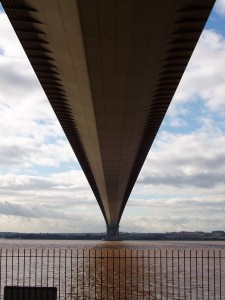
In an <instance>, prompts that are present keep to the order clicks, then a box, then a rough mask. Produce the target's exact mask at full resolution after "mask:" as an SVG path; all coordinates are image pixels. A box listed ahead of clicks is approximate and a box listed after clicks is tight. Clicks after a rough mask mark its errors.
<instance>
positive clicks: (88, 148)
mask: <svg viewBox="0 0 225 300" xmlns="http://www.w3.org/2000/svg"><path fill="white" fill-rule="evenodd" d="M1 2H2V5H3V7H4V9H5V11H6V13H7V15H8V17H9V19H10V21H11V23H12V26H13V28H14V30H15V32H16V34H17V36H18V38H19V40H20V42H21V44H22V46H23V48H24V50H25V52H26V54H27V57H28V59H29V60H30V63H31V65H32V67H33V69H34V71H35V73H36V75H37V77H38V79H39V81H40V83H41V85H42V87H43V89H44V91H45V93H46V95H47V97H48V99H49V101H50V103H51V105H52V108H53V110H54V112H55V114H56V116H57V118H58V120H59V122H60V124H61V126H62V128H63V130H64V132H65V134H66V136H67V138H68V140H69V142H70V145H71V147H72V148H73V150H74V153H75V154H76V156H77V158H78V160H79V162H80V165H81V167H82V169H83V171H84V173H85V175H86V177H87V179H88V182H89V184H90V186H91V188H92V190H93V192H94V195H95V197H96V199H97V201H98V204H99V206H100V208H101V211H102V213H103V216H104V218H105V221H106V225H107V239H118V238H119V232H118V226H119V222H120V219H121V216H122V214H123V211H124V208H125V206H126V203H127V201H128V198H129V196H130V193H131V191H132V188H133V186H134V184H135V182H136V179H137V177H138V174H139V172H140V170H141V168H142V165H143V163H144V161H145V159H146V156H147V154H148V152H149V149H150V148H151V145H152V143H153V141H154V138H155V136H156V134H157V131H158V129H159V127H160V125H161V122H162V120H163V118H164V115H165V113H166V111H167V109H168V106H169V104H170V102H171V99H172V97H173V95H174V93H175V91H176V88H177V86H178V84H179V81H180V79H181V77H182V75H183V73H184V71H185V68H186V66H187V64H188V61H189V59H190V57H191V55H192V52H193V50H194V48H195V46H196V43H197V41H198V39H199V36H200V34H201V32H202V30H203V28H204V25H205V22H206V20H207V18H208V16H209V13H210V11H211V9H212V6H213V4H214V2H215V1H214V0H169V1H168V0H157V1H152V0H58V1H56V0H48V1H46V0H2V1H1ZM28 92H29V91H28Z"/></svg>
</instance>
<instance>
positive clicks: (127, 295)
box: [0, 249, 225, 300]
mask: <svg viewBox="0 0 225 300" xmlns="http://www.w3.org/2000/svg"><path fill="white" fill-rule="evenodd" d="M224 263H225V251H222V250H221V251H215V250H201V251H199V250H196V251H193V250H176V251H175V250H164V251H161V250H60V249H47V250H46V249H31V250H30V249H24V250H21V249H20V250H15V249H0V299H4V297H3V290H4V287H5V286H26V287H50V286H51V287H56V288H57V299H59V300H64V299H66V300H70V299H71V300H72V299H104V300H105V299H155V300H158V299H172V300H182V299H193V300H194V299H204V300H209V299H213V300H216V299H225V284H224V283H225V264H224Z"/></svg>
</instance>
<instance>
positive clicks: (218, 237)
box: [0, 230, 225, 241]
mask: <svg viewBox="0 0 225 300" xmlns="http://www.w3.org/2000/svg"><path fill="white" fill-rule="evenodd" d="M120 236H121V238H122V239H123V240H124V241H225V232H224V231H222V230H219V231H212V232H211V233H208V232H201V231H195V232H187V231H181V232H166V233H134V232H121V233H120ZM104 237H105V233H104V232H102V233H20V232H0V239H9V240H10V239H11V240H12V239H21V240H102V239H103V238H104Z"/></svg>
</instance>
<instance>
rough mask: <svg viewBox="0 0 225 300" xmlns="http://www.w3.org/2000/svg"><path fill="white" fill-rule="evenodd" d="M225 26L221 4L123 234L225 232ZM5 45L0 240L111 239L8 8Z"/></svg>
mask: <svg viewBox="0 0 225 300" xmlns="http://www.w3.org/2000/svg"><path fill="white" fill-rule="evenodd" d="M224 23H225V0H220V1H217V3H216V6H215V9H214V10H213V12H212V14H211V16H210V18H209V21H208V23H207V25H206V28H205V30H204V32H203V34H202V36H201V38H200V40H199V43H198V45H197V47H196V49H195V51H194V53H193V56H192V58H191V61H190V63H189V65H188V67H187V69H186V72H185V74H184V76H183V78H182V80H181V82H180V85H179V87H178V89H177V92H176V94H175V96H174V99H173V101H172V104H171V106H170V108H169V110H168V113H167V115H166V117H165V120H164V122H163V124H162V126H161V128H160V131H159V133H158V135H157V138H156V140H155V142H154V144H153V147H152V149H151V151H150V152H149V155H148V157H147V160H146V162H145V164H144V166H143V169H142V171H141V173H140V175H139V178H138V181H137V184H136V185H135V187H134V190H133V192H132V194H131V197H130V199H129V201H128V204H127V207H126V209H125V212H124V215H123V217H122V220H121V224H120V227H121V230H122V231H144V232H149V231H150V232H159V231H180V230H187V231H189V230H191V231H194V230H204V231H212V230H219V229H220V230H225V217H224V216H225V181H224V178H225V151H224V150H225V121H224V120H225V72H224V66H225V26H224ZM0 36H1V39H0V70H1V72H0V217H1V223H0V231H21V232H80V231H84V232H88V231H96V232H100V231H104V230H105V223H104V220H103V217H102V215H101V212H100V209H99V207H98V205H97V202H96V200H95V199H94V196H93V193H92V191H91V189H90V187H89V185H88V183H87V180H86V178H85V176H84V174H83V172H82V171H81V169H80V167H79V164H78V162H77V159H76V157H75V156H74V154H73V152H72V149H71V147H70V145H69V144H68V142H67V140H66V138H65V135H64V133H63V131H62V129H61V127H60V125H59V123H58V121H57V119H56V117H55V115H54V113H53V111H52V109H51V107H50V105H49V103H48V101H47V99H46V96H45V94H44V92H43V91H42V89H41V87H40V84H39V82H38V80H37V78H36V77H35V74H34V72H33V70H32V68H31V67H30V65H29V62H28V60H27V58H26V56H25V54H24V51H23V49H22V48H21V46H20V44H19V42H18V40H17V38H16V36H15V33H14V32H13V30H12V28H11V26H10V23H9V21H8V20H7V17H6V15H5V14H4V12H3V11H2V10H1V9H0ZM90 224H94V226H92V227H91V228H90Z"/></svg>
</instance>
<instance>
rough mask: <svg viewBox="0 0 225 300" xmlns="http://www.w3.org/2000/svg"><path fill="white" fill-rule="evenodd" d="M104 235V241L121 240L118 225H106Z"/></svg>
mask: <svg viewBox="0 0 225 300" xmlns="http://www.w3.org/2000/svg"><path fill="white" fill-rule="evenodd" d="M106 228H107V231H106V237H105V239H104V241H122V239H121V238H120V233H119V226H109V225H107V227H106Z"/></svg>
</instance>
